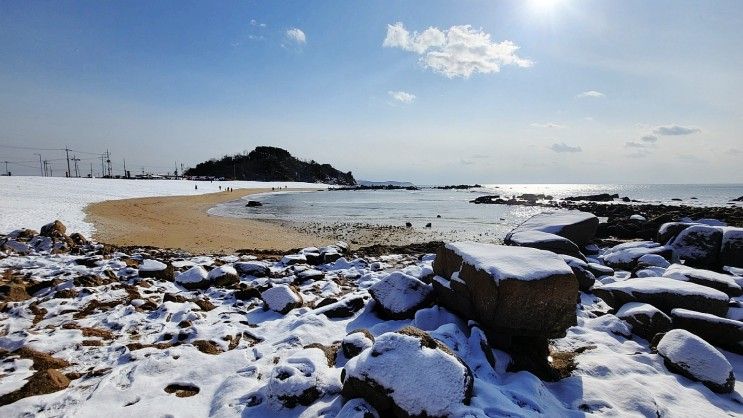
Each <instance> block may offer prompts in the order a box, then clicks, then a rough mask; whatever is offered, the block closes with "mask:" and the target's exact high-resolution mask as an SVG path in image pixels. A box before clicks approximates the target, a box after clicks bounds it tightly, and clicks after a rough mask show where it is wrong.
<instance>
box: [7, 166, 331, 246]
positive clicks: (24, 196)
mask: <svg viewBox="0 0 743 418" xmlns="http://www.w3.org/2000/svg"><path fill="white" fill-rule="evenodd" d="M195 186H198V189H196V188H195ZM219 186H221V187H222V190H224V189H225V187H232V188H234V189H237V188H268V189H270V188H271V187H277V188H279V187H289V188H297V189H300V188H325V187H328V186H327V185H324V184H315V183H298V182H257V181H219V182H218V181H215V182H208V181H190V180H121V179H98V178H94V179H88V178H63V177H0V233H6V234H7V233H9V232H10V231H12V230H14V229H18V228H22V227H25V228H33V229H38V228H40V227H41V226H42V225H44V224H46V223H48V222H51V221H52V220H55V219H59V220H61V221H62V222H63V223H64V224H65V225H66V226H67V227H68V228H70V230H71V231H76V232H80V233H82V234H83V235H85V236H91V234H92V232H93V225H91V224H89V223H87V222H85V220H84V218H85V214H84V213H83V209H84V208H85V206H87V205H88V204H90V203H95V202H102V201H104V200H113V199H128V198H135V197H151V196H183V195H196V194H203V193H213V192H218V191H220V190H219ZM235 198H236V199H237V196H236V197H235Z"/></svg>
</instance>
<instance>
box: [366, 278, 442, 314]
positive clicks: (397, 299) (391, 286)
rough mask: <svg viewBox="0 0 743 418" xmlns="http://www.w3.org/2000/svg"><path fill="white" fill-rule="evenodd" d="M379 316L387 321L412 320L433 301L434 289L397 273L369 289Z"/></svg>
mask: <svg viewBox="0 0 743 418" xmlns="http://www.w3.org/2000/svg"><path fill="white" fill-rule="evenodd" d="M369 294H370V295H371V297H372V298H373V299H374V301H375V302H376V305H375V306H376V308H377V311H378V313H379V315H380V316H381V317H382V318H385V319H404V318H412V317H413V315H414V314H415V312H416V311H418V309H421V308H423V307H426V306H428V305H430V304H431V302H432V301H433V289H432V288H431V286H430V285H427V284H425V283H423V282H422V281H420V280H418V279H416V278H415V277H413V276H410V275H407V274H405V273H402V272H399V271H396V272H393V273H390V274H389V275H387V276H386V277H384V278H382V279H380V280H379V281H378V282H377V283H375V284H374V285H372V286H371V287H370V288H369Z"/></svg>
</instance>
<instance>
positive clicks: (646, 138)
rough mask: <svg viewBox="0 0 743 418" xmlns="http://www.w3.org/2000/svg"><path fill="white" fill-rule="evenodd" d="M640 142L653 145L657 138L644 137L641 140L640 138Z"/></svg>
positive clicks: (652, 136)
mask: <svg viewBox="0 0 743 418" xmlns="http://www.w3.org/2000/svg"><path fill="white" fill-rule="evenodd" d="M640 141H642V142H645V143H649V144H653V143H655V142H657V141H658V137H657V136H655V135H645V136H643V137H642V138H640Z"/></svg>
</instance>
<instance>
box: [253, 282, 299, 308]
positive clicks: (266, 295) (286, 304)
mask: <svg viewBox="0 0 743 418" xmlns="http://www.w3.org/2000/svg"><path fill="white" fill-rule="evenodd" d="M261 299H263V302H264V303H265V304H266V308H268V309H270V310H272V311H276V312H278V313H281V314H287V313H288V312H289V311H291V310H292V309H295V308H299V307H301V306H302V304H303V303H304V302H303V300H302V295H300V294H299V292H297V291H296V290H294V288H293V287H291V286H288V285H285V284H280V285H276V286H274V287H271V288H269V289H267V290H266V291H264V292H263V293H261Z"/></svg>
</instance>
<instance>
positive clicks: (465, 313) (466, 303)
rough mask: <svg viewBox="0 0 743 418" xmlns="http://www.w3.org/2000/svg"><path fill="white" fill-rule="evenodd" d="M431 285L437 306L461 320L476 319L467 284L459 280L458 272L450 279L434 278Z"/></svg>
mask: <svg viewBox="0 0 743 418" xmlns="http://www.w3.org/2000/svg"><path fill="white" fill-rule="evenodd" d="M460 265H461V263H460ZM431 284H432V285H433V290H434V292H435V293H436V298H437V302H438V304H439V305H441V306H444V307H445V308H446V309H449V310H450V311H452V312H454V313H456V314H458V315H461V316H462V317H463V318H476V317H477V313H476V312H475V307H474V305H473V304H472V293H470V290H469V288H468V287H467V284H466V283H465V282H464V281H462V279H460V278H459V272H456V273H453V274H452V275H451V279H445V278H443V277H441V276H434V278H433V280H432V281H431Z"/></svg>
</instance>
